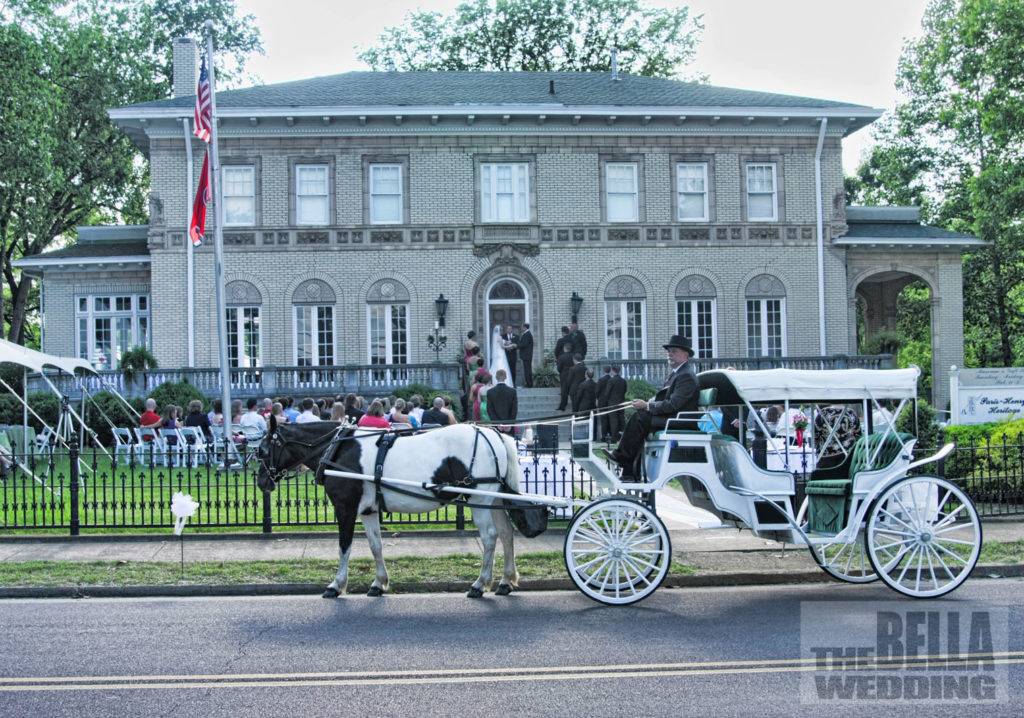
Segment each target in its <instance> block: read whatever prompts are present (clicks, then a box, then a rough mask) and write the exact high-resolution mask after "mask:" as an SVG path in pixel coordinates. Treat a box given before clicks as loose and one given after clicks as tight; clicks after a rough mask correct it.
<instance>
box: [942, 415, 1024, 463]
mask: <svg viewBox="0 0 1024 718" xmlns="http://www.w3.org/2000/svg"><path fill="white" fill-rule="evenodd" d="M944 437H945V440H946V441H952V442H954V443H955V444H956V445H957V450H956V451H955V452H954V453H953V455H952V456H950V457H949V459H947V460H946V475H947V476H948V477H950V478H963V477H966V476H971V475H972V474H974V473H976V472H978V471H996V472H1019V471H1020V470H1021V468H1022V461H1021V458H1022V457H1021V453H1022V449H1021V447H1020V444H1021V443H1022V442H1024V419H1018V420H1017V421H990V422H988V423H986V424H956V425H950V426H947V427H946V428H945V430H944ZM1004 444H1005V447H1004Z"/></svg>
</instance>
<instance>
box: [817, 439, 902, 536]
mask: <svg viewBox="0 0 1024 718" xmlns="http://www.w3.org/2000/svg"><path fill="white" fill-rule="evenodd" d="M911 438H913V437H912V436H911V435H910V434H904V433H898V434H893V433H875V434H870V435H869V436H867V437H864V436H862V437H860V438H859V439H857V442H856V443H855V444H854V445H853V451H851V452H850V469H849V475H848V477H847V478H845V479H818V480H812V481H808V482H807V486H806V492H807V497H808V499H810V500H809V501H808V507H807V508H808V514H807V521H808V528H809V529H810V530H811V531H814V532H818V533H838V532H839V531H840V530H842V528H843V526H844V525H845V522H846V514H847V512H848V511H849V508H850V497H851V495H852V494H853V480H854V478H855V477H856V476H857V474H858V473H860V472H861V471H864V470H865V469H867V468H868V459H870V458H871V455H872V454H873V453H875V451H878V456H876V457H875V462H874V464H873V466H872V467H871V468H872V469H882V468H885V467H886V466H888V465H889V464H891V463H892V462H894V461H895V460H896V459H897V458H898V457H899V455H900V452H901V451H903V445H904V444H905V443H906V442H907V441H909V440H910V439H911ZM883 442H884V443H883ZM880 443H881V444H882V448H881V449H879V448H878V445H879V444H880Z"/></svg>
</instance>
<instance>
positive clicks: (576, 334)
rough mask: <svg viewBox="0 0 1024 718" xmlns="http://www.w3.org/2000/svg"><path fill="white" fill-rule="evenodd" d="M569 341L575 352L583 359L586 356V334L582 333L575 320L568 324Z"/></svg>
mask: <svg viewBox="0 0 1024 718" xmlns="http://www.w3.org/2000/svg"><path fill="white" fill-rule="evenodd" d="M569 341H571V342H572V346H573V348H574V349H575V350H576V353H577V354H579V355H581V356H582V357H583V358H584V359H586V358H587V335H586V334H584V333H583V331H582V330H581V329H580V327H579V325H578V324H577V323H576V322H572V323H571V324H569Z"/></svg>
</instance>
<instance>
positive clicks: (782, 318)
mask: <svg viewBox="0 0 1024 718" xmlns="http://www.w3.org/2000/svg"><path fill="white" fill-rule="evenodd" d="M749 302H757V303H758V314H759V316H760V337H759V339H760V344H761V348H760V353H758V354H753V353H752V351H751V347H750V339H751V333H750V328H751V327H750V321H749V307H748V303H749ZM768 302H778V303H779V322H780V326H779V331H780V334H781V336H780V342H779V343H780V345H781V349H780V351H781V354H779V355H778V356H786V355H787V354H788V351H789V349H788V346H787V343H786V298H785V297H747V298H746V300H745V301H744V303H743V325H744V327H745V337H746V350H747V356H748V357H770V356H776V355H774V354H770V353H768Z"/></svg>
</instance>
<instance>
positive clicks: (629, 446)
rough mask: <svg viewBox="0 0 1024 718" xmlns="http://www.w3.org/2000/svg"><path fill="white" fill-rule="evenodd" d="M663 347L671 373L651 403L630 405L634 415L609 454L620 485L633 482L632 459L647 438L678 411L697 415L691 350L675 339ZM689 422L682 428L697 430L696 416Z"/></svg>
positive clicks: (697, 388)
mask: <svg viewBox="0 0 1024 718" xmlns="http://www.w3.org/2000/svg"><path fill="white" fill-rule="evenodd" d="M664 346H665V353H666V354H667V355H668V363H669V366H671V367H672V372H671V373H670V374H669V375H668V379H666V380H665V384H664V385H663V386H662V387H661V390H660V391H658V393H657V395H656V396H655V397H654V398H653V399H651V400H650V401H644V400H643V399H637V400H636V401H634V402H633V408H634V409H636V412H635V413H634V414H633V416H631V417H629V421H627V422H626V429H625V431H623V432H622V439H621V440H620V441H619V448H618V449H616V450H615V451H614V452H613V453H612V458H613V459H614V460H615V461H616V463H618V464H619V466H621V467H622V480H623V481H636V480H637V476H636V458H637V456H638V455H639V454H640V452H641V450H642V449H643V446H644V439H646V438H647V434H649V433H650V432H651V431H653V430H656V429H664V428H665V425H666V423H667V422H668V420H669V419H671V418H673V417H674V416H675V415H676V414H678V413H679V412H681V411H686V412H696V411H697V399H698V397H699V395H700V383H699V382H698V381H697V375H696V374H695V373H694V371H693V367H692V366H691V365H690V359H692V358H693V349H692V348H691V347H690V342H689V340H688V339H684V338H683V337H681V336H678V335H676V336H673V337H672V339H670V340H669V342H668V344H665V345H664ZM684 416H685V415H684ZM692 418H693V422H692V427H690V426H689V424H687V425H686V426H684V428H693V429H696V428H697V418H696V414H693V415H692Z"/></svg>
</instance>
